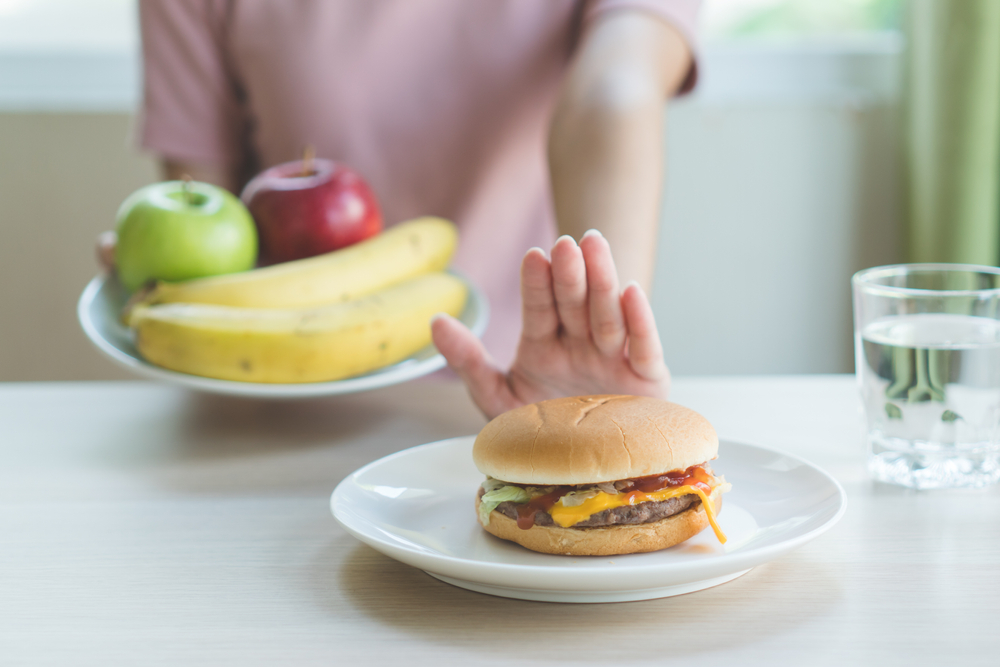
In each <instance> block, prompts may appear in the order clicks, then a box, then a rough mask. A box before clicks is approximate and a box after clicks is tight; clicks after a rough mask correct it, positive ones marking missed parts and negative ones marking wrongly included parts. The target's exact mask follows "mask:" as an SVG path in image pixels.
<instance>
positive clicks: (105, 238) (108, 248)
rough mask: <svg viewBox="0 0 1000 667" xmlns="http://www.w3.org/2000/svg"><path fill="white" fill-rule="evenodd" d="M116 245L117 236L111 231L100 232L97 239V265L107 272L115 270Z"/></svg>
mask: <svg viewBox="0 0 1000 667" xmlns="http://www.w3.org/2000/svg"><path fill="white" fill-rule="evenodd" d="M117 245H118V234H116V233H115V232H112V231H108V232H101V234H100V235H99V236H98V237H97V263H98V264H99V265H100V266H101V269H103V270H104V271H107V272H109V273H110V272H111V271H114V270H115V247H116V246H117Z"/></svg>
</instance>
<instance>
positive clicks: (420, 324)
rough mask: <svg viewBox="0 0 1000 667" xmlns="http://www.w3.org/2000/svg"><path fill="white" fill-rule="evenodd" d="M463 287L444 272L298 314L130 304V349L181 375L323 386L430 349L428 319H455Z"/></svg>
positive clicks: (293, 311)
mask: <svg viewBox="0 0 1000 667" xmlns="http://www.w3.org/2000/svg"><path fill="white" fill-rule="evenodd" d="M467 291H468V290H467V288H466V286H465V283H463V282H462V281H461V280H459V279H458V278H456V277H454V276H451V275H448V274H446V273H430V274H426V275H422V276H418V277H416V278H413V279H411V280H408V281H406V282H403V283H400V284H398V285H395V286H393V287H389V288H388V289H385V290H382V291H380V292H376V293H374V294H370V295H368V296H365V297H362V298H360V299H356V300H353V301H348V302H346V303H337V304H332V305H327V306H324V307H321V308H307V309H260V308H234V307H232V306H217V305H209V304H189V303H172V304H162V305H152V306H149V305H139V306H136V307H135V308H134V309H132V311H131V312H130V313H129V322H128V323H129V325H130V326H132V327H133V328H134V329H135V333H136V347H137V348H138V349H139V352H140V353H141V354H142V355H143V356H144V357H145V358H146V359H147V360H148V361H150V362H151V363H153V364H156V365H157V366H162V367H164V368H169V369H171V370H175V371H180V372H182V373H191V374H193V375H201V376H204V377H211V378H219V379H222V380H240V381H245V382H278V383H292V382H323V381H330V380H339V379H342V378H346V377H351V376H353V375H359V374H361V373H366V372H368V371H371V370H374V369H376V368H380V367H382V366H387V365H389V364H392V363H395V362H397V361H400V360H402V359H405V358H406V357H408V356H410V355H411V354H413V353H414V352H416V351H417V350H419V349H420V348H422V347H424V346H426V345H428V344H430V342H431V331H430V325H429V321H430V319H431V317H432V316H433V315H434V314H435V313H439V312H445V313H449V314H451V315H458V314H459V313H460V312H461V310H462V308H463V306H464V305H465V300H466V297H467Z"/></svg>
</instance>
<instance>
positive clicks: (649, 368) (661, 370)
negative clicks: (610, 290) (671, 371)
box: [621, 281, 667, 382]
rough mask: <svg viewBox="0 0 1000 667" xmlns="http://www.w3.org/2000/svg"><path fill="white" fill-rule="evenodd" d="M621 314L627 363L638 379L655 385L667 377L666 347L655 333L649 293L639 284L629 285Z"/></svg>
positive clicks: (626, 288)
mask: <svg viewBox="0 0 1000 667" xmlns="http://www.w3.org/2000/svg"><path fill="white" fill-rule="evenodd" d="M621 303H622V312H624V313H625V326H626V327H627V328H628V361H629V365H630V366H631V367H632V370H633V371H634V372H635V374H636V375H638V376H639V377H642V378H645V379H647V380H652V381H654V382H656V381H659V380H663V379H665V378H666V377H667V366H666V364H664V363H663V346H662V345H661V344H660V333H659V332H658V331H657V330H656V320H655V319H654V318H653V309H652V308H650V306H649V300H648V299H647V298H646V294H645V293H644V292H643V291H642V288H641V287H639V284H638V283H636V282H634V281H633V282H630V283H629V284H628V285H627V286H626V287H625V291H624V292H622V299H621Z"/></svg>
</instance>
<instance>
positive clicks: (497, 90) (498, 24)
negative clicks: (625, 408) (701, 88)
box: [140, 0, 699, 417]
mask: <svg viewBox="0 0 1000 667" xmlns="http://www.w3.org/2000/svg"><path fill="white" fill-rule="evenodd" d="M698 4H699V2H698V0H593V1H585V0H336V1H335V0H304V1H301V2H278V1H276V0H238V1H237V0H144V2H142V3H140V23H141V29H142V48H143V56H144V59H143V62H144V68H143V71H144V98H143V106H142V116H141V124H140V137H141V143H142V146H143V147H145V148H147V149H149V150H151V151H153V152H154V153H155V154H157V155H158V156H159V157H160V159H161V160H162V163H163V166H164V172H165V174H166V176H167V177H168V178H178V177H180V176H181V175H182V174H188V175H190V176H191V177H192V178H194V179H196V180H201V181H207V182H210V183H215V184H217V185H221V186H223V187H226V188H228V189H230V190H231V191H233V192H234V193H239V191H240V190H241V188H242V187H243V185H244V184H245V183H246V181H247V180H248V179H249V178H250V177H251V176H253V174H254V173H256V172H257V171H259V170H261V169H264V168H266V167H269V166H272V165H274V164H278V163H281V162H286V161H289V160H293V159H296V158H297V157H299V156H300V155H301V152H302V149H303V147H304V146H306V145H312V146H315V147H316V150H317V154H318V155H319V156H321V157H327V158H332V159H334V160H337V161H340V162H343V163H345V164H347V165H349V166H351V167H352V168H354V169H355V170H357V171H358V172H360V173H361V174H362V175H363V176H364V177H365V178H366V180H367V181H368V182H369V183H370V184H371V186H372V188H373V189H374V191H375V193H376V196H377V197H378V199H379V202H380V204H381V207H382V210H383V216H384V220H385V223H386V225H387V226H388V225H392V224H395V223H397V222H401V221H403V220H407V219H410V218H414V217H417V216H420V215H438V216H441V217H445V218H448V219H451V220H453V221H455V222H456V224H457V225H458V227H459V232H460V241H459V247H458V251H457V253H456V256H455V259H454V266H455V267H456V268H457V269H458V270H459V271H461V272H462V273H464V274H465V275H467V276H469V277H470V278H471V279H472V280H473V281H474V282H475V283H476V284H477V285H479V286H480V287H481V288H482V289H483V290H484V291H485V293H486V294H487V296H488V297H489V300H490V303H491V306H492V312H493V315H492V318H491V324H490V326H489V328H488V330H487V332H486V334H485V336H484V338H483V341H482V342H480V341H479V340H477V339H476V338H475V337H474V336H472V334H471V333H470V332H469V331H468V330H467V329H465V328H464V327H463V326H462V325H461V324H459V323H458V322H457V321H456V320H454V319H452V318H448V317H444V316H439V317H438V318H435V320H434V322H433V323H432V332H433V334H434V342H435V344H436V345H437V347H438V349H439V350H440V351H441V353H442V354H443V355H444V356H445V358H446V359H447V360H448V362H449V365H450V367H451V368H452V369H453V370H454V371H455V372H456V373H457V374H458V375H459V376H461V377H462V378H463V379H464V380H465V382H466V383H467V384H468V386H469V389H470V392H471V394H472V396H473V398H474V400H475V401H476V402H477V404H478V405H479V406H480V408H482V410H483V411H484V413H486V415H487V416H490V417H492V416H494V415H496V414H498V413H499V412H502V411H503V410H506V409H509V408H512V407H515V406H516V405H520V404H522V403H525V402H532V401H535V400H541V399H543V398H549V397H552V396H557V395H573V394H582V393H631V394H646V395H654V396H661V397H666V395H667V392H668V391H669V372H668V370H667V367H666V365H665V364H664V361H663V353H662V349H661V346H660V341H659V336H658V334H657V332H656V327H655V323H654V321H653V316H652V312H651V310H650V308H649V304H648V301H647V299H646V297H645V294H644V293H643V290H642V288H641V285H646V286H648V285H649V283H650V281H651V279H652V274H653V264H654V252H655V246H656V230H657V211H658V203H659V195H660V193H659V189H660V184H661V182H662V172H663V156H662V153H663V137H662V121H663V109H664V104H665V101H666V100H667V99H668V98H669V97H670V96H672V95H675V94H678V93H683V92H685V91H687V90H689V89H690V88H691V87H692V86H693V85H694V81H695V78H696V68H695V64H694V59H693V56H692V52H693V51H692V47H691V45H692V44H693V33H694V21H695V17H696V13H697V9H698ZM587 230H593V231H590V232H587ZM597 230H600V231H597ZM585 232H587V233H586V234H585ZM557 234H562V237H561V238H559V240H558V241H556V236H557ZM577 238H579V239H581V240H580V242H579V244H577V242H576V241H575V240H574V239H577ZM610 246H614V247H615V252H616V255H617V258H618V267H619V268H618V269H616V268H615V263H614V262H613V261H612V258H611V253H610ZM550 247H551V253H550V256H548V257H547V256H546V254H545V253H544V252H543V251H542V250H540V248H550ZM519 266H520V272H519V271H518V267H519ZM519 282H520V284H521V294H520V296H521V297H522V298H523V306H522V298H519V290H518V284H519ZM624 282H628V286H627V287H626V288H625V289H624V291H621V290H620V287H619V286H620V284H622V283H624ZM522 308H523V317H522ZM504 369H506V370H504Z"/></svg>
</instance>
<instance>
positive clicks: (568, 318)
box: [552, 236, 590, 340]
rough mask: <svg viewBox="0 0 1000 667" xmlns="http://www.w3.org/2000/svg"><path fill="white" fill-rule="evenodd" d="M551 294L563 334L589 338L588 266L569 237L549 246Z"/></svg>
mask: <svg viewBox="0 0 1000 667" xmlns="http://www.w3.org/2000/svg"><path fill="white" fill-rule="evenodd" d="M552 293H553V294H554V295H555V299H556V312H558V313H559V321H560V322H561V323H562V326H563V329H564V330H565V331H566V335H568V336H570V337H571V338H585V339H588V340H589V339H590V322H589V321H588V319H587V269H586V266H585V265H584V263H583V253H581V252H580V248H579V246H577V245H576V242H575V241H574V240H573V239H572V238H570V237H569V236H561V237H559V240H558V241H556V244H555V245H554V246H552Z"/></svg>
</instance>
